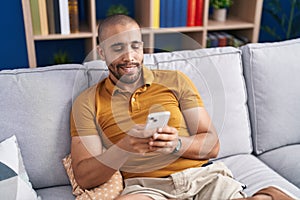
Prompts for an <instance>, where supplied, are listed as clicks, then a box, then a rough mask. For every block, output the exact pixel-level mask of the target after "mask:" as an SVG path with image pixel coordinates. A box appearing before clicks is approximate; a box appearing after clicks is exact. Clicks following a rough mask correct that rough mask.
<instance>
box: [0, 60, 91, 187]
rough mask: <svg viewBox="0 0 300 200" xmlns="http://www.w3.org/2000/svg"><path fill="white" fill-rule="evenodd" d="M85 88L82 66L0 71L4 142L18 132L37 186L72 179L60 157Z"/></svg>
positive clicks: (0, 119)
mask: <svg viewBox="0 0 300 200" xmlns="http://www.w3.org/2000/svg"><path fill="white" fill-rule="evenodd" d="M86 88H87V76H86V69H85V68H83V66H82V65H60V66H52V67H43V68H35V69H17V70H5V71H1V72H0V108H1V112H0V130H1V134H0V141H1V140H3V139H5V138H7V137H8V136H10V135H12V134H14V135H16V137H17V138H18V142H19V147H20V149H21V152H22V156H23V161H24V165H25V168H26V170H27V173H28V176H29V179H30V181H31V183H32V184H33V187H34V188H35V189H37V188H42V187H49V186H55V185H64V184H68V183H69V180H68V177H67V175H66V172H65V170H64V167H63V165H62V162H61V160H62V159H63V158H64V157H65V156H66V155H67V154H68V153H69V152H70V132H69V118H70V117H69V116H70V110H71V105H72V101H73V99H74V98H75V97H76V96H77V95H78V94H79V93H80V92H81V91H82V90H83V89H86Z"/></svg>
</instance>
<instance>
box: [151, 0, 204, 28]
mask: <svg viewBox="0 0 300 200" xmlns="http://www.w3.org/2000/svg"><path fill="white" fill-rule="evenodd" d="M153 1H154V4H153V9H152V11H153V13H152V17H153V19H152V20H151V22H152V24H150V26H151V27H153V28H164V27H183V26H202V25H203V6H204V4H203V3H204V0H153Z"/></svg>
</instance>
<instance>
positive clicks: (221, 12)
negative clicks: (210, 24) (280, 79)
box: [213, 8, 227, 22]
mask: <svg viewBox="0 0 300 200" xmlns="http://www.w3.org/2000/svg"><path fill="white" fill-rule="evenodd" d="M226 17H227V9H226V8H221V9H214V12H213V19H214V20H216V21H219V22H224V21H226Z"/></svg>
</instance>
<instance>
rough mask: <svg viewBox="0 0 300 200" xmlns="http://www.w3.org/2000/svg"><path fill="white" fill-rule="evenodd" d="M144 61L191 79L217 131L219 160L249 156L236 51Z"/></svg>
mask: <svg viewBox="0 0 300 200" xmlns="http://www.w3.org/2000/svg"><path fill="white" fill-rule="evenodd" d="M146 56H147V55H146ZM146 60H147V63H145V64H146V66H148V67H150V68H153V66H157V67H158V69H168V70H180V71H182V72H183V73H185V74H186V75H188V76H189V77H190V78H191V80H192V81H193V83H194V84H195V85H196V87H197V88H198V91H199V92H200V95H201V97H202V99H203V101H204V104H205V107H206V109H207V110H208V112H209V114H210V116H211V118H212V121H213V124H214V126H215V127H216V129H217V131H218V134H219V138H220V143H221V148H220V153H219V156H218V157H225V156H229V155H235V154H240V153H250V152H252V146H251V139H250V125H249V119H248V111H247V107H246V91H245V83H244V78H243V76H242V66H241V55H240V51H239V50H238V49H236V48H232V47H226V48H211V49H198V50H192V51H177V52H172V53H159V54H153V55H148V57H147V59H146ZM233 144H234V148H233V146H232V145H233Z"/></svg>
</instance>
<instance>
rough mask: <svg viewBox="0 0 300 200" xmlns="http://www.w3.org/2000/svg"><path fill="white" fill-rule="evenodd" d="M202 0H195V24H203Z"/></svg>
mask: <svg viewBox="0 0 300 200" xmlns="http://www.w3.org/2000/svg"><path fill="white" fill-rule="evenodd" d="M203 1H204V0H196V11H195V26H203Z"/></svg>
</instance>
